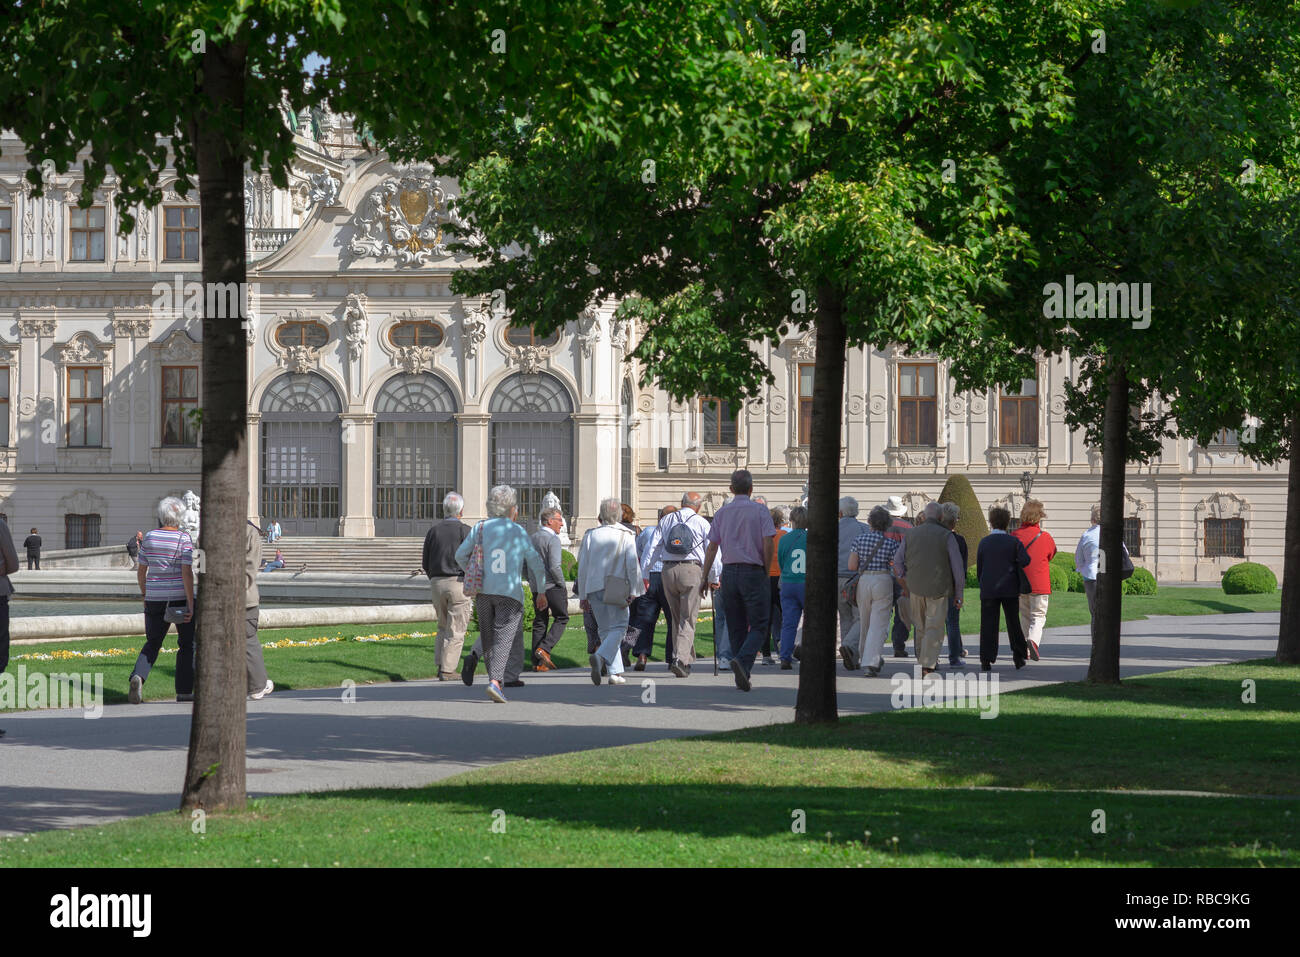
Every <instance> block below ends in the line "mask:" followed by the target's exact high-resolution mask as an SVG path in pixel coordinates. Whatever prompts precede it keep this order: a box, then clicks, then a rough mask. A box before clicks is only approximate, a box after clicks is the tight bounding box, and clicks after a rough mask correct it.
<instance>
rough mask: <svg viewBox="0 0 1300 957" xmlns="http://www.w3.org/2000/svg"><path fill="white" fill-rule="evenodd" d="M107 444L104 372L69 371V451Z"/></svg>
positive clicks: (90, 368)
mask: <svg viewBox="0 0 1300 957" xmlns="http://www.w3.org/2000/svg"><path fill="white" fill-rule="evenodd" d="M103 444H104V370H103V369H102V368H101V367H99V366H73V367H71V368H69V369H68V447H69V448H78V447H92V448H93V447H97V446H102V445H103Z"/></svg>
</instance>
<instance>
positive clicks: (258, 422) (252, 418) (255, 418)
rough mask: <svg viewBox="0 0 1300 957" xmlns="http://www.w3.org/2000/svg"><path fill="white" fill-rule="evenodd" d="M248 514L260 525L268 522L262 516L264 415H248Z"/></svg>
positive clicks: (254, 413) (255, 413) (250, 413)
mask: <svg viewBox="0 0 1300 957" xmlns="http://www.w3.org/2000/svg"><path fill="white" fill-rule="evenodd" d="M246 448H247V449H248V514H249V515H251V516H253V521H255V522H257V524H258V525H262V524H263V523H265V522H266V516H265V515H263V514H261V504H260V502H261V495H260V490H261V478H262V413H261V412H252V411H250V412H249V413H248V439H247V446H246Z"/></svg>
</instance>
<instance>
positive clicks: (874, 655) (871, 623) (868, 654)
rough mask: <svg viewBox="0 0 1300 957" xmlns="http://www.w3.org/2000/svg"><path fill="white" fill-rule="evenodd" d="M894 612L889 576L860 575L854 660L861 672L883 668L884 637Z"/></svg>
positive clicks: (867, 573)
mask: <svg viewBox="0 0 1300 957" xmlns="http://www.w3.org/2000/svg"><path fill="white" fill-rule="evenodd" d="M893 610H894V577H893V576H892V575H890V574H889V572H863V573H862V577H861V578H859V579H858V622H859V624H860V625H862V626H863V627H862V628H861V639H860V641H859V643H858V648H857V652H858V660H859V661H860V662H862V667H863V668H883V667H884V666H885V656H884V647H885V634H886V633H887V632H888V631H889V613H890V612H891V611H893Z"/></svg>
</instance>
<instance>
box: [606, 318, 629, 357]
mask: <svg viewBox="0 0 1300 957" xmlns="http://www.w3.org/2000/svg"><path fill="white" fill-rule="evenodd" d="M627 326H628V323H627V320H626V319H624V320H622V321H615V322H612V323H611V324H610V329H609V343H610V345H612V346H613V347H614V348H615V349H618V350H619V352H621V353H622V354H623V355H627V353H628V328H627Z"/></svg>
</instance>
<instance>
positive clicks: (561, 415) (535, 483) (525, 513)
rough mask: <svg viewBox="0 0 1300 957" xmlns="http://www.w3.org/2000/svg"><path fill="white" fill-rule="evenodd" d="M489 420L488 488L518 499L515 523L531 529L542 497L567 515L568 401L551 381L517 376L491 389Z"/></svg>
mask: <svg viewBox="0 0 1300 957" xmlns="http://www.w3.org/2000/svg"><path fill="white" fill-rule="evenodd" d="M488 411H489V412H490V413H491V414H492V476H491V482H492V484H493V485H510V486H513V487H514V488H515V490H516V491H517V492H518V493H519V520H520V521H521V522H523V523H525V524H526V525H527V526H528V528H529V529H530V530H532V529H534V528H536V526H537V517H538V515H539V514H540V512H541V510H542V499H543V498H544V497H545V496H546V493H547V492H548V491H549V492H554V493H555V494H556V496H558V498H559V499H560V510H561V512H562V513H563V515H564V518H565V521H568V520H569V519H570V518H571V516H572V515H573V401H572V400H571V399H570V398H569V392H568V390H567V389H565V387H564V384H563V383H562V382H560V380H558V379H556V378H555V377H554V376H549V375H526V374H523V373H520V374H518V375H513V376H511V377H510V378H508V379H506V380H505V381H504V382H502V383H501V385H500V386H498V387H497V390H496V392H495V393H493V395H492V401H491V402H490V403H489V404H488Z"/></svg>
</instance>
